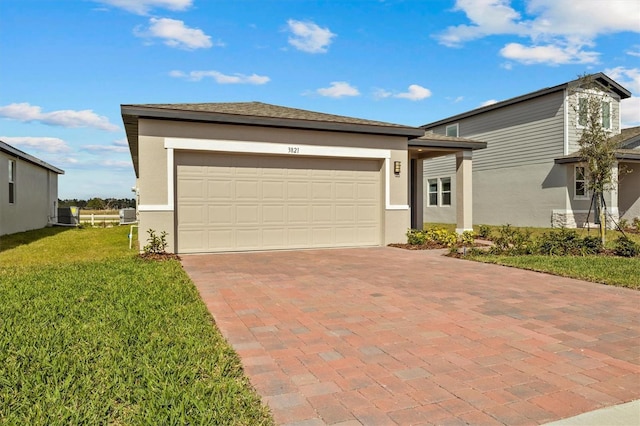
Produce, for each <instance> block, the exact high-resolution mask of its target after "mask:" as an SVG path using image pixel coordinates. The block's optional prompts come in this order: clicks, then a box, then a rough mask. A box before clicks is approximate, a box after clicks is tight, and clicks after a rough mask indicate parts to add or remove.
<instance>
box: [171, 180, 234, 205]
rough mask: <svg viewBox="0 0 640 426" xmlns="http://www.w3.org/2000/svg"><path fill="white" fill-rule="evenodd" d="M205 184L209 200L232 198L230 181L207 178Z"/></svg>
mask: <svg viewBox="0 0 640 426" xmlns="http://www.w3.org/2000/svg"><path fill="white" fill-rule="evenodd" d="M206 184H207V198H209V199H210V200H215V201H216V202H229V201H232V200H233V199H234V197H233V194H234V193H233V183H232V182H229V181H224V180H221V179H216V180H207V182H206ZM203 186H204V184H203ZM178 190H179V189H178Z"/></svg>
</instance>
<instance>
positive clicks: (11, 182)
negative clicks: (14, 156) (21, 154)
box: [9, 160, 16, 204]
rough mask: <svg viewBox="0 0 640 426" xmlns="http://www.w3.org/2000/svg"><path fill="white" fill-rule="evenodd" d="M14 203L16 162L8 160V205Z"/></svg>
mask: <svg viewBox="0 0 640 426" xmlns="http://www.w3.org/2000/svg"><path fill="white" fill-rule="evenodd" d="M15 202H16V162H15V161H14V160H9V204H14V203H15Z"/></svg>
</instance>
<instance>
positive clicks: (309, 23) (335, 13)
mask: <svg viewBox="0 0 640 426" xmlns="http://www.w3.org/2000/svg"><path fill="white" fill-rule="evenodd" d="M0 55H1V56H0V58H1V62H0V139H1V140H3V141H5V142H7V143H9V144H11V145H13V146H15V147H17V148H19V149H22V150H23V151H26V152H28V153H30V154H32V155H35V156H37V157H39V158H42V159H43V160H45V161H47V162H49V163H51V164H53V165H55V166H57V167H60V168H62V169H64V170H65V172H66V174H65V175H63V176H61V177H60V180H59V185H60V188H59V196H60V198H90V197H94V196H98V197H103V198H107V197H116V198H121V197H132V193H131V191H130V188H131V187H132V186H133V185H135V175H134V172H133V167H132V165H131V158H130V156H129V151H128V148H127V143H126V137H125V133H124V128H123V124H122V118H121V116H120V104H142V103H182V102H243V101H261V102H267V103H273V104H278V105H283V106H289V107H295V108H303V109H310V110H315V111H321V112H327V113H332V114H340V115H349V116H354V117H360V118H367V119H373V120H381V121H388V122H393V123H400V124H406V125H413V126H419V125H421V124H425V123H429V122H432V121H435V120H438V119H441V118H445V117H447V116H450V115H453V114H456V113H460V112H464V111H467V110H470V109H474V108H477V107H479V106H481V105H484V104H487V103H490V102H495V101H500V100H504V99H508V98H511V97H514V96H518V95H521V94H525V93H528V92H532V91H535V90H538V89H541V88H544V87H549V86H554V85H557V84H562V83H565V82H567V81H570V80H573V79H575V78H576V77H577V76H578V75H581V74H584V73H591V72H599V71H603V72H605V73H607V74H608V75H609V76H611V77H612V78H614V79H615V80H616V81H618V82H619V83H620V84H622V85H623V86H624V87H626V88H627V89H629V90H630V91H632V92H633V93H634V94H635V95H636V96H634V97H632V98H631V99H629V100H626V101H624V102H623V105H622V122H623V126H624V127H630V126H637V125H640V97H638V96H640V2H638V1H637V0H580V1H576V0H423V1H418V0H405V1H402V0H384V1H383V0H380V1H374V0H371V1H367V0H352V1H347V0H325V1H315V0H58V1H50V0H2V1H1V2H0Z"/></svg>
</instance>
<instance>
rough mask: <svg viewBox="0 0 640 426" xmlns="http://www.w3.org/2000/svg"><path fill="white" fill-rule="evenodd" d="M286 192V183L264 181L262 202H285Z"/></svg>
mask: <svg viewBox="0 0 640 426" xmlns="http://www.w3.org/2000/svg"><path fill="white" fill-rule="evenodd" d="M285 199H286V197H285V190H284V182H282V181H280V182H278V181H263V182H262V200H263V201H268V202H274V201H279V202H284V201H285Z"/></svg>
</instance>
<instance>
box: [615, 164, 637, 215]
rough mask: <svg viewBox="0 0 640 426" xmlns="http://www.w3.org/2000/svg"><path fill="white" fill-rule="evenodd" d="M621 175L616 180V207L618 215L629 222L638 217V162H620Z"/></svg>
mask: <svg viewBox="0 0 640 426" xmlns="http://www.w3.org/2000/svg"><path fill="white" fill-rule="evenodd" d="M621 170H623V173H624V170H626V171H627V172H628V173H625V174H623V175H622V177H621V179H620V180H619V182H618V197H619V198H618V208H619V210H620V215H621V216H620V217H621V218H622V219H626V220H628V221H629V222H631V221H632V220H633V219H634V218H636V217H640V164H638V163H621Z"/></svg>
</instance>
